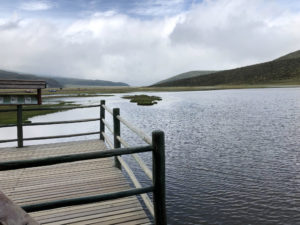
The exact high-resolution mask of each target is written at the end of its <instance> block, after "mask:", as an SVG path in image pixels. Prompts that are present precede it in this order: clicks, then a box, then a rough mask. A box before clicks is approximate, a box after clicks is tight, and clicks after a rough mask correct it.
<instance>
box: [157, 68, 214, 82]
mask: <svg viewBox="0 0 300 225" xmlns="http://www.w3.org/2000/svg"><path fill="white" fill-rule="evenodd" d="M215 72H217V71H212V70H208V71H205V70H199V71H189V72H186V73H181V74H178V75H176V76H173V77H170V78H168V79H165V80H162V81H159V82H157V83H155V84H154V85H156V84H161V83H165V82H169V81H175V80H180V79H185V78H192V77H197V76H202V75H207V74H210V73H215Z"/></svg>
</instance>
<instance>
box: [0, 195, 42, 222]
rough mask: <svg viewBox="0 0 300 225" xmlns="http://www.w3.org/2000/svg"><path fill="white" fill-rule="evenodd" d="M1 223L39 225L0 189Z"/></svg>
mask: <svg viewBox="0 0 300 225" xmlns="http://www.w3.org/2000/svg"><path fill="white" fill-rule="evenodd" d="M0 224H3V225H20V224H27V225H38V224H39V223H38V222H36V221H35V220H34V219H32V217H31V216H29V215H28V214H27V213H26V212H25V211H24V210H23V209H22V208H20V207H19V206H17V205H15V204H14V203H13V202H12V201H11V200H10V199H9V198H7V197H6V196H5V195H4V194H3V193H2V192H1V191H0Z"/></svg>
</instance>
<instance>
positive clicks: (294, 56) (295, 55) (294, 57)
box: [275, 50, 300, 61]
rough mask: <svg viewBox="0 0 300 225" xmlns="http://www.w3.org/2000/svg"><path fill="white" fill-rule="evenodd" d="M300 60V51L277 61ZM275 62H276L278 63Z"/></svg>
mask: <svg viewBox="0 0 300 225" xmlns="http://www.w3.org/2000/svg"><path fill="white" fill-rule="evenodd" d="M299 58H300V50H298V51H295V52H292V53H289V54H287V55H284V56H282V57H280V58H278V59H276V60H286V59H299ZM276 60H275V61H276Z"/></svg>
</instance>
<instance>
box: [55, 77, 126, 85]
mask: <svg viewBox="0 0 300 225" xmlns="http://www.w3.org/2000/svg"><path fill="white" fill-rule="evenodd" d="M54 79H55V80H57V81H58V82H59V83H61V84H62V85H63V86H65V87H70V86H73V87H74V86H78V87H80V86H129V85H128V84H126V83H122V82H112V81H106V80H85V79H75V78H65V77H54Z"/></svg>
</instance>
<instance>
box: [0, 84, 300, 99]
mask: <svg viewBox="0 0 300 225" xmlns="http://www.w3.org/2000/svg"><path fill="white" fill-rule="evenodd" d="M287 87H300V83H299V84H298V83H289V82H282V83H274V84H264V85H217V86H194V87H86V88H74V87H70V88H63V89H60V88H46V89H43V90H42V95H43V98H61V97H65V96H56V95H68V94H70V95H72V96H68V97H96V96H104V97H108V96H111V95H107V94H119V93H131V92H179V91H207V90H223V89H250V88H287ZM4 92H5V93H7V92H8V90H5V89H3V90H0V94H1V93H4ZM21 92H23V93H24V90H9V93H10V94H18V93H21Z"/></svg>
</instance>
